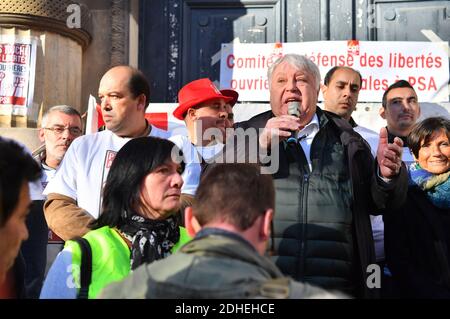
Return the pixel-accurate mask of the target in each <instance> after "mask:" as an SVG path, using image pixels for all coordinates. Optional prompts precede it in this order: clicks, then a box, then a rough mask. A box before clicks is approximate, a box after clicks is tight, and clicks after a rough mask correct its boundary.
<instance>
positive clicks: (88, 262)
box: [72, 237, 92, 299]
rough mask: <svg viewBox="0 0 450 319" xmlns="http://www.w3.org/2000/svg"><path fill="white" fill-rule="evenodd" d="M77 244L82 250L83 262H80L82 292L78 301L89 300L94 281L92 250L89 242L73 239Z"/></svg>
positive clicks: (80, 238) (80, 291)
mask: <svg viewBox="0 0 450 319" xmlns="http://www.w3.org/2000/svg"><path fill="white" fill-rule="evenodd" d="M72 240H73V241H75V242H77V243H78V245H79V246H80V249H81V261H80V290H79V292H78V296H77V298H78V299H88V295H89V286H90V285H91V280H92V250H91V245H90V244H89V242H88V241H87V240H86V239H84V238H82V237H78V238H75V239H72Z"/></svg>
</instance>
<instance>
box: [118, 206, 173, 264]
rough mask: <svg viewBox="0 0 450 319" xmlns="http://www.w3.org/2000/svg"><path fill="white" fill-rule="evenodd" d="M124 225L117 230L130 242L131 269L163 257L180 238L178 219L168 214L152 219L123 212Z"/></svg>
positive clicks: (168, 253) (167, 254)
mask: <svg viewBox="0 0 450 319" xmlns="http://www.w3.org/2000/svg"><path fill="white" fill-rule="evenodd" d="M125 216H126V221H125V225H123V226H121V227H120V228H119V231H120V232H121V233H122V235H124V237H125V238H127V239H128V240H129V241H130V242H131V260H130V263H131V269H132V270H133V269H135V268H137V267H138V266H140V265H142V264H144V263H151V262H153V261H155V260H158V259H163V258H165V257H167V256H169V255H170V254H171V252H170V250H171V249H172V247H173V246H174V245H175V244H176V243H177V242H178V241H179V239H180V229H179V220H178V218H177V217H175V216H170V217H169V218H167V219H163V220H152V219H147V218H144V217H142V216H140V215H137V214H132V215H131V216H129V214H125Z"/></svg>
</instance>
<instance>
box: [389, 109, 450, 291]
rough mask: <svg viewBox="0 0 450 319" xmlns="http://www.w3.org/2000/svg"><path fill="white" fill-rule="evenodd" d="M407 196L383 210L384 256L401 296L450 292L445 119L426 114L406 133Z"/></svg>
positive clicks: (449, 147) (449, 137)
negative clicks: (408, 162) (409, 158)
mask: <svg viewBox="0 0 450 319" xmlns="http://www.w3.org/2000/svg"><path fill="white" fill-rule="evenodd" d="M408 145H409V147H410V148H411V151H412V153H413V155H414V158H415V163H413V164H412V165H411V167H410V172H409V174H410V186H409V188H408V198H407V201H406V202H405V204H404V205H403V207H402V208H401V209H400V210H399V211H397V212H392V214H389V215H385V216H384V218H385V219H384V222H385V250H386V261H387V264H388V267H389V269H390V270H391V272H392V277H393V280H394V283H395V285H396V288H397V289H396V296H395V297H400V298H450V266H449V265H450V179H449V176H450V121H449V120H448V119H445V118H443V117H431V118H427V119H425V120H423V121H422V122H420V123H418V124H416V125H415V127H414V128H413V130H412V131H411V133H410V134H409V136H408Z"/></svg>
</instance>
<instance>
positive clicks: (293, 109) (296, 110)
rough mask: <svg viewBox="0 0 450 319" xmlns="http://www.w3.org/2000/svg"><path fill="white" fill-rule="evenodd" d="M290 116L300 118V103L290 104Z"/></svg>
mask: <svg viewBox="0 0 450 319" xmlns="http://www.w3.org/2000/svg"><path fill="white" fill-rule="evenodd" d="M288 114H289V115H293V116H296V117H300V102H299V101H291V102H289V103H288Z"/></svg>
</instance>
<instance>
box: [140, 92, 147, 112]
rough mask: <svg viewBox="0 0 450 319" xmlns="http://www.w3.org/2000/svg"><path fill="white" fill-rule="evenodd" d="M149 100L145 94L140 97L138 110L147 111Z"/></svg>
mask: <svg viewBox="0 0 450 319" xmlns="http://www.w3.org/2000/svg"><path fill="white" fill-rule="evenodd" d="M147 104H148V101H147V98H146V97H145V94H141V95H139V96H138V109H139V110H143V111H144V112H145V109H146V108H147Z"/></svg>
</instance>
